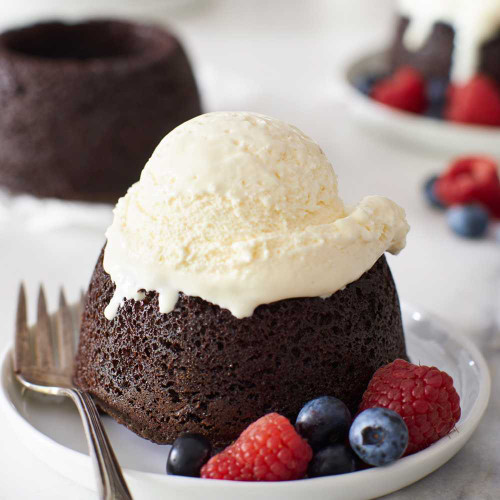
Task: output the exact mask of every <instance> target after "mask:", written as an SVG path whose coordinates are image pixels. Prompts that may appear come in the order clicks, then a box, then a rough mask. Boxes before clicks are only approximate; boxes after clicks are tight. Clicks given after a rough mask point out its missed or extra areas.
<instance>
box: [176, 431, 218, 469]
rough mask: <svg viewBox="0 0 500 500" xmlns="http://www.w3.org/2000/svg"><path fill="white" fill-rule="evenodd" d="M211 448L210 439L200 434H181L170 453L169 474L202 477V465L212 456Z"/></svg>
mask: <svg viewBox="0 0 500 500" xmlns="http://www.w3.org/2000/svg"><path fill="white" fill-rule="evenodd" d="M211 450H212V447H211V445H210V443H209V442H208V440H207V439H206V438H204V437H203V436H201V435H200V434H184V435H182V436H179V437H178V438H177V439H176V440H175V441H174V444H173V445H172V448H170V453H169V454H168V459H167V474H170V475H174V476H190V477H200V470H201V467H202V466H203V464H205V463H206V462H207V460H208V459H209V458H210V452H211Z"/></svg>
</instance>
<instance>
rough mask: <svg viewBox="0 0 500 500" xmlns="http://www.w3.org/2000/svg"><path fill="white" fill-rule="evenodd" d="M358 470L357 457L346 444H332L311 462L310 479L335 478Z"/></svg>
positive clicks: (319, 452)
mask: <svg viewBox="0 0 500 500" xmlns="http://www.w3.org/2000/svg"><path fill="white" fill-rule="evenodd" d="M355 470H356V456H355V455H354V453H353V452H352V450H351V449H350V448H349V447H348V446H346V445H344V444H331V445H329V446H326V447H325V448H322V449H321V450H319V451H318V452H317V453H316V454H315V455H314V456H313V458H312V460H311V461H310V462H309V467H308V469H307V474H308V476H309V477H321V476H334V475H335V474H345V473H347V472H354V471H355Z"/></svg>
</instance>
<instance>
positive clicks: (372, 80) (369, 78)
mask: <svg viewBox="0 0 500 500" xmlns="http://www.w3.org/2000/svg"><path fill="white" fill-rule="evenodd" d="M383 78H386V75H380V74H374V73H371V74H367V75H360V76H357V77H356V78H355V80H354V86H355V87H356V88H357V89H358V90H359V91H360V92H361V93H363V94H365V95H368V96H369V95H370V94H371V91H372V88H373V87H374V85H375V84H376V83H377V82H378V81H380V80H382V79H383Z"/></svg>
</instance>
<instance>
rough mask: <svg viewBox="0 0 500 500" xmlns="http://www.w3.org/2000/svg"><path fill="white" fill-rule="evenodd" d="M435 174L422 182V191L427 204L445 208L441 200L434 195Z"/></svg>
mask: <svg viewBox="0 0 500 500" xmlns="http://www.w3.org/2000/svg"><path fill="white" fill-rule="evenodd" d="M438 178H439V177H438V176H437V175H433V176H432V177H429V178H428V179H427V180H426V181H425V183H424V193H425V197H426V199H427V201H428V202H429V205H431V206H433V207H436V208H445V206H444V205H443V203H442V201H441V200H440V199H439V198H438V197H437V195H436V182H437V180H438Z"/></svg>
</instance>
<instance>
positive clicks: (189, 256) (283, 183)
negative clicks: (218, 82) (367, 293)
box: [104, 112, 408, 319]
mask: <svg viewBox="0 0 500 500" xmlns="http://www.w3.org/2000/svg"><path fill="white" fill-rule="evenodd" d="M407 232H408V224H407V223H406V219H405V214H404V211H403V209H402V208H400V207H399V206H398V205H396V204H395V203H394V202H392V201H390V200H388V199H387V198H383V197H380V196H369V197H366V198H364V199H363V200H361V202H360V203H359V204H358V205H357V206H356V207H355V208H352V209H347V208H346V207H345V206H344V204H343V202H342V200H341V199H340V197H339V196H338V192H337V178H336V175H335V172H334V171H333V168H332V166H331V164H330V163H329V161H328V160H327V158H326V156H325V155H324V153H323V152H322V151H321V149H320V147H319V146H318V145H317V144H316V143H315V142H314V141H312V140H311V139H309V138H308V137H307V136H305V135H304V134H303V133H302V132H300V131H299V130H298V129H296V128H295V127H292V126H290V125H288V124H286V123H284V122H281V121H279V120H276V119H273V118H269V117H266V116H263V115H258V114H254V113H243V112H241V113H230V112H220V113H208V114H206V115H202V116H199V117H197V118H194V119H193V120H190V121H189V122H186V123H184V124H183V125H181V126H180V127H178V128H177V129H175V130H174V131H172V132H171V133H170V134H169V135H167V136H166V137H165V138H164V139H163V141H162V142H161V143H160V144H159V146H158V147H157V149H156V150H155V152H154V154H153V156H152V157H151V159H150V160H149V162H148V163H147V164H146V166H145V168H144V170H143V172H142V174H141V179H140V181H139V182H137V183H136V184H134V185H133V186H132V187H131V188H130V189H129V191H128V192H127V194H126V195H125V196H124V197H123V198H121V199H120V200H119V202H118V204H117V206H116V208H115V210H114V221H113V223H112V225H111V226H110V227H109V229H108V231H107V233H106V236H107V240H108V241H107V245H106V249H105V252H104V269H105V271H106V272H107V273H109V275H110V276H111V279H112V280H113V282H114V283H115V285H116V291H115V294H114V296H113V299H112V300H111V302H110V304H109V305H108V307H107V308H106V311H105V315H106V317H107V318H108V319H112V318H113V317H114V316H115V314H116V312H117V310H118V308H119V306H120V304H121V303H122V301H123V300H124V299H125V298H133V299H135V300H141V299H142V298H143V297H144V294H143V293H142V292H140V290H148V291H149V290H154V291H157V292H158V294H159V307H160V312H162V313H168V312H170V311H172V310H173V309H174V307H175V305H176V302H177V299H178V294H179V292H183V293H185V294H186V295H191V296H198V297H201V298H202V299H205V300H207V301H209V302H211V303H213V304H217V305H219V306H220V307H222V308H226V309H228V310H229V311H231V313H232V314H233V315H234V316H235V317H237V318H243V317H245V316H251V315H252V313H253V311H254V309H255V308H256V307H257V306H259V305H261V304H267V303H271V302H275V301H278V300H281V299H286V298H294V297H315V296H321V297H328V296H330V295H331V294H333V293H335V292H336V291H337V290H340V289H342V288H343V287H345V286H346V285H347V284H348V283H351V282H353V281H355V280H357V279H358V278H359V277H360V276H361V275H362V274H363V273H364V272H366V271H367V270H368V269H370V268H371V267H372V266H373V265H374V263H375V262H376V261H377V259H378V258H379V257H380V256H381V255H382V254H383V253H384V252H385V251H389V252H391V253H398V252H399V251H400V250H401V249H402V248H403V247H404V246H405V241H406V234H407Z"/></svg>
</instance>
